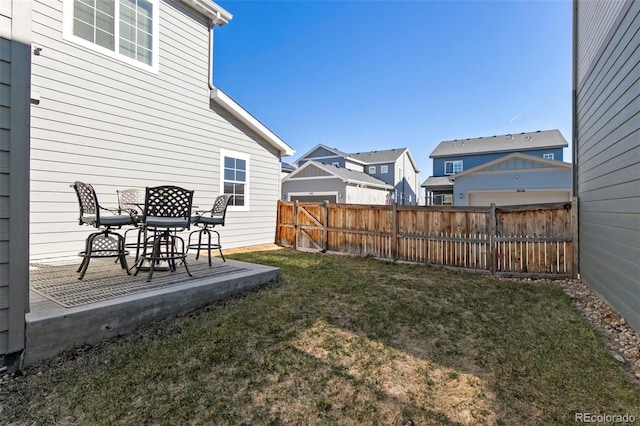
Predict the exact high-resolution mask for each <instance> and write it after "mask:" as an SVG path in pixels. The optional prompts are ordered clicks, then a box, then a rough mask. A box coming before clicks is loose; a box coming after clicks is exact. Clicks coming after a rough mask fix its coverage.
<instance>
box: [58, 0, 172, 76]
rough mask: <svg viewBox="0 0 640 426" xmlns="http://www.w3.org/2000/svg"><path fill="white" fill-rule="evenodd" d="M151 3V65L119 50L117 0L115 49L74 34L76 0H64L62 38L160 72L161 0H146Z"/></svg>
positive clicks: (130, 63) (113, 57) (117, 6)
mask: <svg viewBox="0 0 640 426" xmlns="http://www.w3.org/2000/svg"><path fill="white" fill-rule="evenodd" d="M145 1H148V2H149V3H151V6H152V8H153V11H152V19H153V23H152V34H151V36H152V40H153V46H152V49H151V54H152V58H151V65H148V64H145V63H143V62H140V61H138V60H136V59H133V58H131V57H129V56H126V55H124V54H122V53H120V52H119V46H120V44H119V43H120V18H119V16H120V13H119V12H120V1H119V0H115V3H116V4H115V12H114V15H115V19H114V21H115V22H114V25H115V28H114V36H115V40H114V42H115V46H114V50H110V49H107V48H106V47H102V46H100V45H98V44H96V43H92V42H90V41H88V40H85V39H83V38H81V37H78V36H77V35H74V34H73V18H74V15H73V10H74V9H73V5H74V0H64V3H63V14H62V38H63V39H64V40H67V41H69V42H72V43H74V44H77V45H79V46H82V47H85V48H87V49H89V50H93V51H94V52H97V53H100V54H102V55H105V56H108V57H110V58H112V59H116V60H117V61H119V62H122V63H125V64H128V65H132V66H134V67H136V68H139V69H141V70H144V71H148V72H151V73H154V74H159V68H160V67H159V62H160V61H159V58H158V56H159V55H160V19H159V17H160V0H145Z"/></svg>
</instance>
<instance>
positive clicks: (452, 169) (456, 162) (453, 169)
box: [444, 160, 464, 176]
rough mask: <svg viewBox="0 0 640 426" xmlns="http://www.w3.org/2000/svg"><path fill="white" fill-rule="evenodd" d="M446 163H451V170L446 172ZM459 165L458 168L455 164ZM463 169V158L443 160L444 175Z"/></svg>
mask: <svg viewBox="0 0 640 426" xmlns="http://www.w3.org/2000/svg"><path fill="white" fill-rule="evenodd" d="M447 164H451V172H449V173H447ZM458 165H459V166H460V167H459V170H458V168H457V167H456V166H458ZM462 171H464V163H463V160H455V161H445V162H444V174H445V176H448V175H455V174H456V173H460V172H462Z"/></svg>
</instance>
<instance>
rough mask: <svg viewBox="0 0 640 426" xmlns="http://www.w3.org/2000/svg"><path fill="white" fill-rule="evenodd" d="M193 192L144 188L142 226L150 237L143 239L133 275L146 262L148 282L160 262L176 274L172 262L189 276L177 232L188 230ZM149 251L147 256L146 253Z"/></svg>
mask: <svg viewBox="0 0 640 426" xmlns="http://www.w3.org/2000/svg"><path fill="white" fill-rule="evenodd" d="M192 203H193V191H190V190H187V189H184V188H180V187H177V186H168V185H167V186H157V187H153V188H146V191H145V202H144V210H143V213H142V225H143V226H144V227H145V232H148V233H150V234H151V235H150V236H147V237H146V238H145V241H144V244H143V251H142V254H140V257H139V258H138V259H137V260H136V265H135V267H136V272H135V274H134V275H137V274H138V272H140V269H141V268H142V267H143V265H144V263H145V262H146V261H148V262H149V275H148V277H147V281H151V277H152V276H153V272H154V271H155V269H156V266H157V265H158V263H160V262H167V264H168V267H169V270H170V271H171V272H174V271H175V270H176V260H177V259H180V260H181V261H182V264H184V267H185V269H186V271H187V274H189V276H192V275H191V272H190V271H189V267H188V266H187V250H186V246H185V243H184V240H183V239H182V238H181V237H180V236H178V235H177V232H180V231H183V230H185V229H189V226H190V220H189V219H190V217H191V206H192ZM149 247H151V252H149Z"/></svg>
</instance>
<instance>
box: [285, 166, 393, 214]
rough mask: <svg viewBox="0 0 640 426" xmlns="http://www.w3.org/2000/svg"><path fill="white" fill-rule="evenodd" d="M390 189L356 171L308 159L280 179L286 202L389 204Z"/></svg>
mask: <svg viewBox="0 0 640 426" xmlns="http://www.w3.org/2000/svg"><path fill="white" fill-rule="evenodd" d="M392 193H393V186H392V185H389V184H387V183H385V182H383V181H381V180H380V179H377V178H375V177H373V176H369V175H368V174H366V173H364V172H360V171H356V170H351V169H347V168H344V167H340V166H334V165H332V164H327V163H320V162H317V161H314V160H307V161H305V162H304V164H303V165H302V166H300V167H298V169H297V170H296V171H295V172H293V173H291V174H290V175H289V176H287V177H285V178H284V179H283V180H282V196H283V198H284V199H285V200H287V201H296V200H297V201H304V202H322V201H329V202H332V203H349V204H389V202H390V197H391V194H392Z"/></svg>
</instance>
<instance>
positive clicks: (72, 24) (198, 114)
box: [0, 0, 294, 354]
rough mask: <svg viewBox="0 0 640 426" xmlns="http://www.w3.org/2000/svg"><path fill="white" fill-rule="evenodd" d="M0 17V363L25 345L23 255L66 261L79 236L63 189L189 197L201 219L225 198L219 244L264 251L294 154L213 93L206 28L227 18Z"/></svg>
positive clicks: (73, 12) (190, 13) (45, 9)
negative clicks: (170, 188)
mask: <svg viewBox="0 0 640 426" xmlns="http://www.w3.org/2000/svg"><path fill="white" fill-rule="evenodd" d="M0 19H1V20H0V28H1V29H0V35H1V36H2V38H1V39H0V43H1V44H0V66H1V67H2V68H1V72H0V76H1V77H0V78H1V79H2V85H3V88H4V87H5V86H6V87H8V88H9V90H8V93H9V94H10V96H5V91H4V89H3V92H2V94H3V96H1V97H0V99H1V100H2V108H1V111H0V112H2V118H1V119H0V130H1V133H0V136H1V142H2V145H1V147H0V148H1V151H0V153H1V154H2V163H1V164H2V167H1V168H0V179H1V182H0V183H1V185H0V188H2V191H3V192H2V194H0V203H1V205H0V226H1V228H0V247H1V248H2V254H1V255H0V276H1V277H2V279H1V283H0V300H1V302H0V354H7V353H12V352H15V351H16V349H19V346H20V345H23V344H24V336H23V334H21V333H23V332H24V313H25V311H26V310H28V286H29V283H28V260H29V259H28V253H29V252H30V254H31V259H32V260H33V259H44V258H58V257H65V256H74V257H75V256H77V253H78V252H79V251H80V250H82V247H83V245H84V242H85V238H86V235H87V233H88V232H90V231H91V230H90V229H89V228H88V227H86V226H85V227H83V226H79V225H78V202H77V198H76V195H75V193H74V191H73V190H72V189H71V188H70V184H72V183H73V182H74V181H75V180H81V181H85V182H88V183H91V184H93V185H94V187H95V188H96V191H97V193H98V196H99V199H100V201H101V203H102V204H105V205H107V206H115V205H116V189H121V188H130V187H135V188H144V187H145V186H155V185H161V184H173V185H178V186H182V187H185V188H189V189H193V190H195V196H194V204H195V205H198V206H200V207H201V208H207V207H208V206H210V205H212V203H213V200H214V199H215V197H216V196H217V195H219V194H221V193H228V194H230V195H232V196H233V202H232V205H231V206H230V207H229V210H228V213H227V221H226V224H225V228H224V234H223V243H224V245H225V247H228V248H232V247H240V246H250V245H257V244H265V243H273V241H274V237H275V220H276V208H277V200H278V199H280V173H281V165H280V160H281V157H282V156H287V155H292V154H293V153H294V151H293V149H292V148H291V147H290V146H288V145H287V144H286V143H285V142H283V141H282V140H281V139H280V138H278V137H277V136H276V135H275V134H274V133H273V132H271V131H270V130H269V129H268V128H266V127H265V126H264V125H263V124H261V123H260V122H259V121H258V120H256V119H255V118H254V117H253V116H251V114H249V113H248V112H247V111H245V110H244V109H243V108H242V107H241V106H240V105H238V104H237V103H236V102H235V101H233V100H232V99H231V98H230V97H229V96H227V95H226V94H225V93H223V92H222V91H221V90H220V89H218V88H216V87H214V85H213V75H212V60H213V58H212V55H213V31H214V27H215V26H216V25H217V26H222V25H224V24H226V23H227V22H228V21H229V20H230V19H231V14H230V13H229V12H227V11H225V10H224V9H222V8H221V7H219V6H218V5H217V4H215V3H213V2H210V1H208V0H137V1H133V0H117V1H115V2H111V1H107V2H81V1H75V2H74V1H73V0H63V1H50V0H34V1H20V0H12V1H11V0H10V1H3V2H0ZM9 71H10V72H9ZM29 79H30V80H31V85H30V87H29ZM29 92H30V93H31V110H30V113H29ZM5 104H6V105H5ZM29 133H30V135H29ZM9 141H11V143H9ZM29 164H30V166H29ZM9 247H10V248H11V252H10V253H9V250H8V248H9ZM7 295H8V296H7ZM5 296H7V297H5ZM7 318H8V320H5V319H7Z"/></svg>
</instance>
